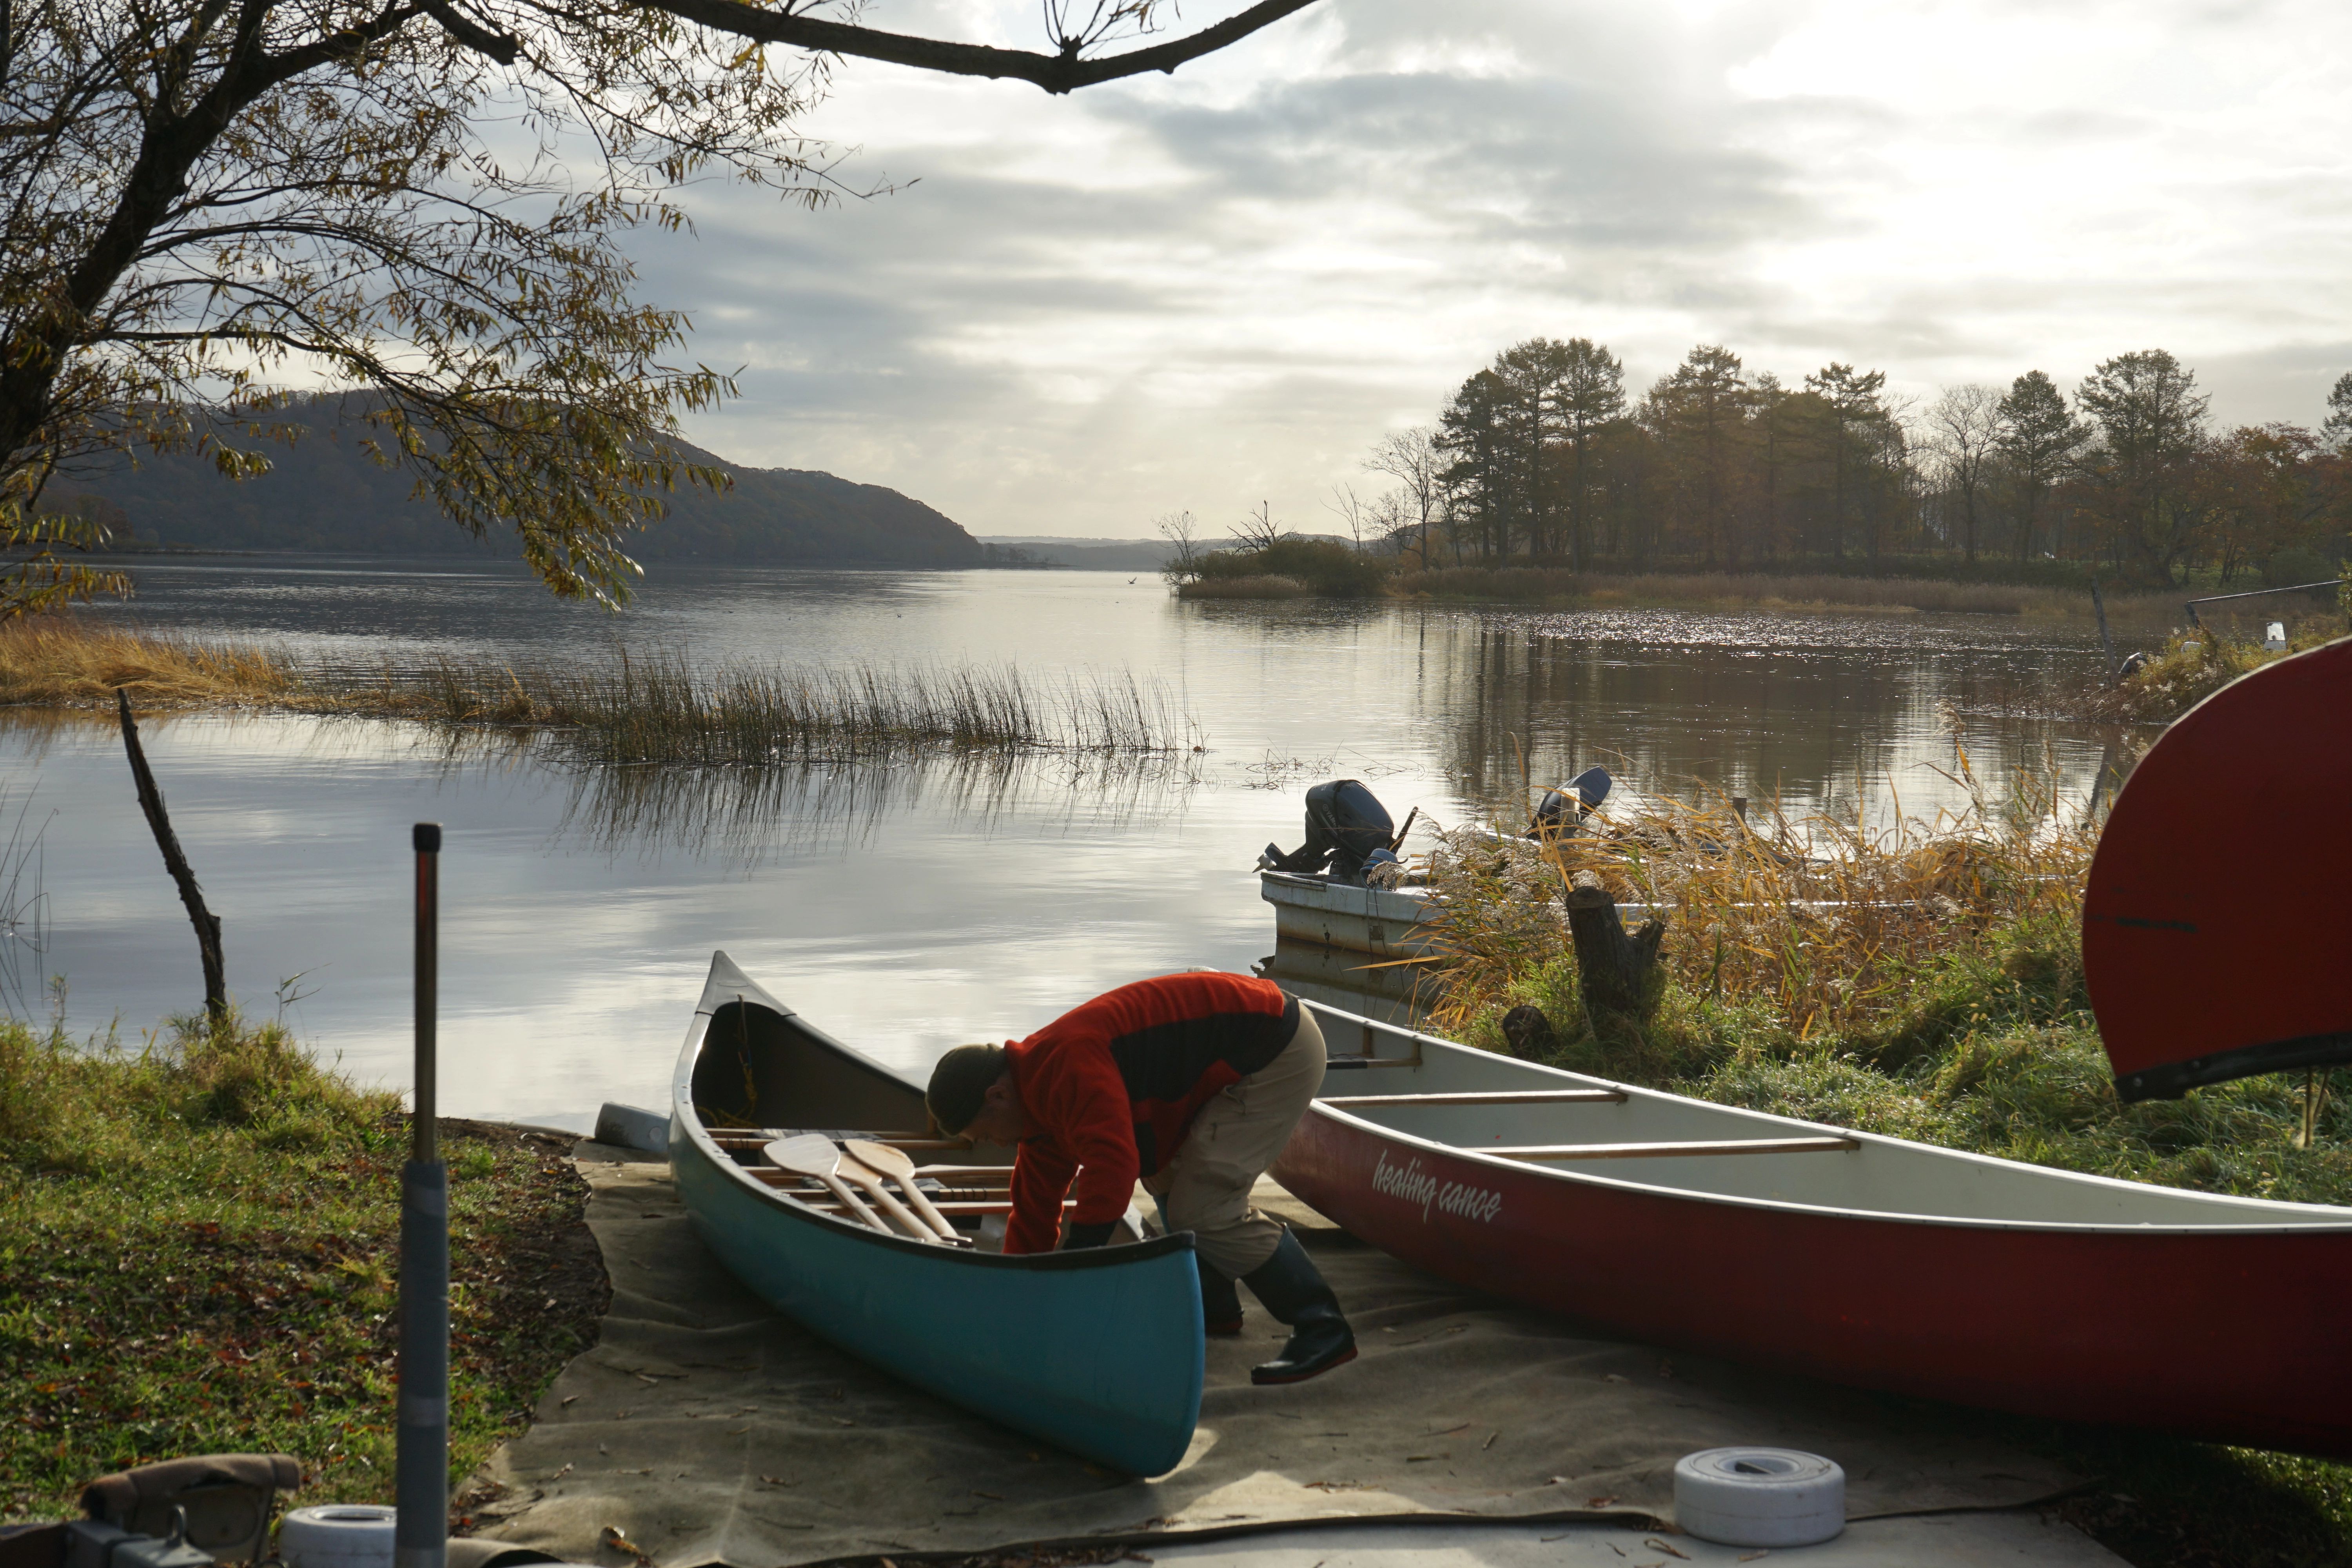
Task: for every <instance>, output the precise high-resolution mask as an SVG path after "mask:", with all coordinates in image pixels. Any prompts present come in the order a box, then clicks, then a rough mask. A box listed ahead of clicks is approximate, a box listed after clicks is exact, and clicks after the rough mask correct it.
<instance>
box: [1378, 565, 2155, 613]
mask: <svg viewBox="0 0 2352 1568" xmlns="http://www.w3.org/2000/svg"><path fill="white" fill-rule="evenodd" d="M1390 592H1391V593H1393V594H1397V595H1403V596H1405V597H1408V598H1412V597H1418V596H1423V595H1425V596H1427V597H1429V598H1433V599H1496V600H1508V601H1514V602H1518V603H1538V604H1559V605H1568V606H1571V607H1579V608H1584V607H1590V608H1608V607H1611V606H1624V607H1628V608H1658V609H1668V608H1673V609H1720V610H1822V609H1844V610H1875V611H1881V612H1885V613H1888V614H1905V613H1909V612H1937V613H1942V612H1955V611H1957V612H1966V613H1971V614H1979V615H2001V616H2040V617H2044V618H2050V619H2060V618H2078V619H2083V620H2088V619H2090V618H2091V616H2092V606H2091V599H2090V595H2087V594H2084V593H2080V592H2076V591H2074V590H2070V589H2064V588H2051V587H2040V586H2034V585H2032V584H2014V583H1963V582H1946V581H1941V580H1937V579H1930V578H1916V577H1841V576H1833V575H1831V574H1825V573H1824V574H1811V575H1791V576H1769V575H1764V574H1745V573H1730V572H1714V573H1688V574H1684V573H1664V572H1661V573H1651V574H1633V575H1620V574H1605V573H1578V572H1572V571H1570V570H1568V569H1566V568H1563V567H1543V566H1507V567H1478V566H1450V567H1439V568H1437V569H1435V570H1433V571H1428V572H1406V573H1402V574H1399V575H1398V576H1396V577H1395V578H1393V579H1391V584H1390ZM2106 605H2107V616H2108V617H2109V619H2110V620H2111V621H2114V622H2116V623H2118V624H2123V623H2128V624H2130V625H2132V626H2135V627H2137V626H2146V625H2169V624H2171V622H2173V621H2177V620H2179V618H2180V615H2181V610H2180V602H2179V599H2178V598H2175V597H2172V596H2170V595H2162V594H2133V595H2120V594H2116V595H2108V596H2107V600H2106Z"/></svg>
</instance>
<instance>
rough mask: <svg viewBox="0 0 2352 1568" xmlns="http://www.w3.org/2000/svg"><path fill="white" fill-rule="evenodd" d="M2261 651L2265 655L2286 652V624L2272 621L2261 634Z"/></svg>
mask: <svg viewBox="0 0 2352 1568" xmlns="http://www.w3.org/2000/svg"><path fill="white" fill-rule="evenodd" d="M2263 651H2264V652H2266V653H2284V652H2285V651H2286V623H2285V622H2284V621H2273V622H2272V623H2271V624H2270V625H2269V626H2267V627H2266V628H2264V630H2263Z"/></svg>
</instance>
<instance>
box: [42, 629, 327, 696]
mask: <svg viewBox="0 0 2352 1568" xmlns="http://www.w3.org/2000/svg"><path fill="white" fill-rule="evenodd" d="M119 687H120V688H127V689H129V690H130V692H131V702H132V704H133V705H134V706H136V707H139V708H142V709H144V708H179V707H190V706H198V705H202V706H214V705H221V704H244V703H261V702H268V703H273V704H280V705H287V706H295V705H300V704H302V703H303V702H304V700H305V699H306V698H307V697H308V696H309V695H310V694H309V693H308V692H306V690H305V689H304V687H303V684H302V682H301V680H300V679H299V676H298V675H297V674H296V672H295V671H294V670H292V669H291V668H289V667H288V666H287V665H286V664H285V663H283V662H282V661H281V660H279V659H278V658H277V657H276V656H274V655H271V654H269V653H267V652H265V651H263V650H262V649H260V648H258V647H253V646H251V645H249V644H240V643H208V642H198V641H194V640H191V639H185V638H180V637H158V636H155V635H154V634H152V633H148V632H138V631H128V630H123V629H121V628H115V627H100V626H91V625H90V624H89V623H88V622H85V621H79V620H71V619H63V618H36V617H27V618H25V619H21V620H16V621H11V622H9V623H7V624H6V625H5V626H0V703H10V704H19V705H22V704H34V705H39V706H44V707H68V708H80V707H94V706H99V705H101V704H102V705H105V706H109V707H111V706H112V705H113V702H114V693H115V690H116V689H117V688H119Z"/></svg>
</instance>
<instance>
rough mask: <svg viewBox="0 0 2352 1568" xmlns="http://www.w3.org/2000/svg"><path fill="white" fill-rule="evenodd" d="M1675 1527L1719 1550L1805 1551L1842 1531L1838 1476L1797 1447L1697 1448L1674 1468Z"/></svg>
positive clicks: (1842, 1493)
mask: <svg viewBox="0 0 2352 1568" xmlns="http://www.w3.org/2000/svg"><path fill="white" fill-rule="evenodd" d="M1675 1524H1676V1525H1677V1526H1679V1527H1680V1528H1681V1529H1683V1530H1684V1531H1687V1532H1688V1533H1690V1534H1692V1535H1696V1536H1697V1537H1698V1538H1699V1539H1700V1540H1701V1541H1712V1542H1716V1543H1717V1545H1719V1546H1811V1545H1813V1544H1815V1543H1816V1542H1823V1541H1830V1540H1834V1539H1835V1538H1836V1537H1837V1536H1838V1535H1839V1534H1840V1533H1842V1532H1843V1531H1844V1529H1845V1472H1844V1471H1843V1470H1842V1469H1840V1468H1838V1467H1837V1466H1836V1465H1835V1464H1833V1463H1832V1462H1831V1461H1830V1460H1828V1459H1824V1458H1822V1457H1821V1456H1820V1455H1819V1454H1808V1453H1805V1452H1803V1451H1802V1450H1801V1449H1797V1448H1703V1449H1701V1450H1700V1451H1699V1452H1697V1453H1696V1454H1685V1455H1684V1456H1683V1457H1682V1458H1680V1459H1678V1460H1676V1461H1675Z"/></svg>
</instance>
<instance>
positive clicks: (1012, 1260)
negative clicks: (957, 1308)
mask: <svg viewBox="0 0 2352 1568" xmlns="http://www.w3.org/2000/svg"><path fill="white" fill-rule="evenodd" d="M724 956H725V955H724V954H720V955H719V957H721V958H724ZM727 962H728V967H729V968H730V969H733V968H734V965H733V962H732V961H731V960H729V961H727ZM738 1000H740V1001H742V1002H745V1003H747V1004H751V1005H758V1006H761V1007H765V1008H767V1009H768V1010H769V1011H771V1012H772V1013H774V1014H775V1015H776V1016H779V1017H783V1018H790V1019H792V1020H793V1025H794V1026H796V1027H798V1028H800V1029H801V1030H803V1031H804V1032H805V1033H807V1034H809V1035H810V1036H812V1037H814V1038H815V1039H816V1040H818V1041H819V1042H820V1043H822V1044H823V1045H824V1046H826V1047H830V1048H832V1049H833V1050H835V1051H837V1052H839V1053H840V1054H841V1055H843V1056H845V1057H847V1058H851V1059H852V1060H855V1061H856V1062H857V1063H859V1064H860V1065H862V1066H865V1067H868V1068H875V1069H876V1070H878V1071H881V1072H886V1073H887V1072H889V1070H890V1069H888V1068H884V1067H882V1065H881V1064H880V1063H878V1062H876V1061H874V1060H873V1059H872V1058H869V1057H866V1056H865V1055H864V1054H863V1053H861V1052H858V1051H856V1050H853V1049H852V1048H850V1047H847V1046H845V1045H843V1044H841V1043H840V1042H839V1041H837V1040H835V1039H834V1038H833V1037H832V1036H830V1035H828V1034H826V1033H824V1031H823V1030H821V1029H818V1028H816V1027H814V1026H813V1025H811V1024H809V1023H808V1022H807V1021H806V1020H805V1019H803V1018H802V1017H801V1016H799V1015H798V1014H796V1013H794V1012H793V1010H792V1009H791V1008H789V1007H786V1006H784V1005H782V1004H780V1003H779V1002H777V1001H776V999H775V998H774V997H772V996H771V995H769V994H767V992H765V991H764V990H762V989H761V987H760V986H759V985H758V984H756V983H754V982H753V981H751V979H750V978H749V977H748V976H745V975H743V974H742V973H741V972H740V970H737V971H736V973H735V978H734V979H733V980H731V981H729V982H727V983H725V984H721V981H720V978H719V973H718V972H717V967H716V965H714V966H713V972H712V974H711V977H710V980H709V983H708V984H705V986H704V987H703V994H702V999H701V1000H700V1002H698V1004H697V1005H696V1006H695V1010H694V1021H693V1022H692V1023H691V1024H690V1025H688V1027H687V1032H686V1043H685V1045H684V1046H683V1047H681V1048H680V1050H679V1052H678V1058H677V1068H676V1069H675V1070H674V1072H673V1073H672V1075H671V1079H670V1107H671V1133H670V1158H671V1159H672V1161H676V1160H677V1158H678V1155H679V1152H680V1148H681V1145H683V1146H684V1147H686V1148H688V1149H691V1150H692V1151H693V1152H694V1153H695V1154H696V1155H697V1156H698V1158H699V1160H700V1161H701V1163H704V1164H705V1165H707V1166H709V1167H710V1168H711V1169H712V1170H714V1171H716V1172H717V1173H719V1174H720V1175H721V1176H723V1177H724V1178H725V1179H726V1180H728V1181H730V1182H731V1183H732V1184H734V1185H735V1186H736V1187H737V1188H739V1189H740V1190H741V1191H742V1192H744V1193H747V1194H752V1195H753V1196H755V1197H756V1198H757V1199H758V1200H759V1202H760V1204H761V1205H762V1206H763V1207H765V1208H767V1209H769V1210H771V1211H772V1212H774V1213H777V1214H781V1215H785V1216H787V1217H789V1218H791V1219H793V1220H794V1221H796V1222H798V1223H800V1224H803V1225H811V1226H820V1227H824V1228H827V1229H830V1230H831V1231H833V1232H834V1233H835V1235H837V1236H842V1237H848V1238H850V1239H852V1240H855V1241H857V1242H859V1243H862V1244H864V1245H866V1246H869V1247H887V1248H892V1249H895V1250H898V1251H901V1252H906V1253H909V1254H913V1255H917V1256H920V1257H923V1258H929V1259H932V1260H935V1261H937V1262H939V1263H940V1264H941V1265H944V1266H951V1267H955V1268H1003V1269H1013V1270H1016V1271H1022V1272H1028V1273H1066V1272H1074V1271H1077V1270H1082V1269H1089V1268H1126V1267H1129V1266H1132V1265H1135V1264H1140V1263H1144V1262H1148V1261H1150V1259H1152V1258H1163V1257H1166V1256H1167V1255H1168V1254H1169V1253H1171V1252H1191V1251H1192V1232H1191V1231H1189V1230H1185V1231H1178V1232H1177V1233H1176V1234H1174V1235H1172V1236H1160V1237H1150V1238H1149V1239H1147V1240H1143V1241H1138V1242H1132V1243H1129V1244H1127V1245H1125V1246H1120V1247H1079V1248H1076V1249H1075V1250H1070V1251H1054V1252H1026V1253H1015V1254H1013V1255H1012V1256H1010V1257H1008V1256H1006V1255H1005V1254H1003V1253H1001V1252H982V1251H981V1250H979V1249H978V1248H977V1247H951V1246H942V1245H940V1244H939V1243H936V1242H928V1241H918V1240H916V1239H915V1238H914V1237H908V1236H900V1235H898V1233H897V1232H895V1231H890V1232H884V1231H879V1230H876V1229H874V1228H873V1227H872V1226H867V1225H864V1224H862V1223H859V1222H857V1221H854V1220H848V1219H843V1218H839V1217H836V1216H835V1215H829V1214H825V1213H823V1212H821V1211H820V1210H817V1209H814V1208H812V1207H810V1206H809V1205H806V1204H803V1203H801V1202H799V1201H798V1200H797V1199H795V1198H793V1196H792V1195H791V1194H788V1193H785V1192H782V1191H781V1190H779V1189H777V1188H774V1187H771V1186H768V1185H767V1184H764V1183H762V1182H761V1181H760V1180H759V1179H758V1178H757V1177H756V1176H754V1175H753V1174H752V1173H751V1167H749V1166H745V1165H739V1164H737V1163H735V1161H734V1160H733V1159H731V1158H730V1156H729V1155H728V1153H727V1152H726V1151H724V1150H722V1149H720V1148H719V1144H718V1142H717V1141H716V1140H715V1139H713V1138H712V1137H711V1135H710V1130H709V1128H708V1127H706V1126H704V1125H703V1121H702V1118H701V1117H700V1115H698V1113H697V1112H696V1110H695V1109H694V1068H695V1064H696V1062H697V1061H698V1059H699V1058H700V1057H701V1054H702V1046H703V1040H704V1037H705V1036H706V1035H707V1033H708V1031H709V1023H710V1016H711V1014H713V1013H714V1012H716V1011H717V1010H718V1009H719V1007H720V1006H723V1005H726V1004H728V1003H730V1002H735V1001H738ZM891 1076H893V1077H897V1076H898V1075H897V1074H895V1073H894V1074H891ZM681 1132H682V1133H683V1136H681Z"/></svg>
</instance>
